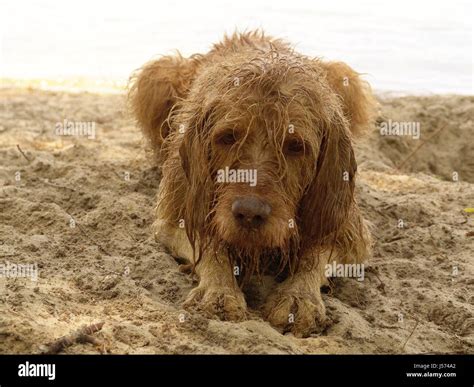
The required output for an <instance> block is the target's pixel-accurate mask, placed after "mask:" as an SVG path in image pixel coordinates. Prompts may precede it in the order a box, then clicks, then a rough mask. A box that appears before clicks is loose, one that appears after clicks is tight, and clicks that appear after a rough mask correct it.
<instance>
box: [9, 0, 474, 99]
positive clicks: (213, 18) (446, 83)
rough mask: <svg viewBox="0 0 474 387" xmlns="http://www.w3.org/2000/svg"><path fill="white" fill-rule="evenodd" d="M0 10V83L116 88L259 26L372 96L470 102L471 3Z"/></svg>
mask: <svg viewBox="0 0 474 387" xmlns="http://www.w3.org/2000/svg"><path fill="white" fill-rule="evenodd" d="M0 10H1V12H0V14H1V16H0V17H1V19H0V22H1V23H0V24H1V27H0V28H1V34H2V39H1V55H2V57H1V61H0V64H1V68H0V74H1V76H2V77H4V78H21V79H25V78H29V79H38V78H42V79H50V80H56V81H57V82H60V81H61V80H62V79H71V78H75V79H77V78H87V79H88V80H89V82H90V81H91V80H94V81H95V82H97V83H98V84H100V83H103V82H109V83H110V82H119V84H123V83H125V82H126V80H127V78H128V76H129V75H130V72H131V71H132V70H133V69H136V68H138V67H140V66H141V65H142V64H143V63H145V62H146V61H148V60H150V59H151V58H153V57H154V56H156V55H162V54H169V53H172V52H173V51H174V50H180V51H181V52H182V53H183V54H184V55H191V54H193V53H203V52H206V51H207V50H208V49H209V48H210V46H211V44H212V43H214V42H216V41H218V40H220V39H221V38H222V36H223V34H224V32H227V33H232V32H233V31H234V30H235V29H237V30H240V31H243V30H245V29H255V28H262V29H263V30H265V31H266V32H267V33H268V34H271V35H274V36H278V37H281V38H285V39H287V40H289V41H290V42H292V43H294V44H295V45H296V48H297V50H299V51H300V52H302V53H305V54H307V55H310V56H318V57H325V58H328V59H333V60H334V59H337V60H342V61H345V62H347V63H349V64H350V65H351V66H353V67H354V68H355V69H356V70H357V71H359V72H361V73H365V74H367V80H369V81H370V83H371V84H372V85H373V87H374V88H375V89H376V90H379V91H390V92H401V93H417V94H420V93H423V94H426V93H456V94H473V75H472V68H473V59H472V55H473V41H472V20H473V18H474V16H473V10H472V1H470V0H454V1H448V0H435V1H430V0H397V1H377V0H360V1H357V2H356V3H354V2H353V1H350V0H346V1H340V0H335V1H326V0H324V1H322V0H314V1H307V0H292V1H287V0H272V1H268V0H265V1H254V0H239V1H231V0H222V1H211V0H204V1H196V2H195V1H174V0H164V1H146V0H135V1H123V0H118V1H113V0H105V1H94V0H84V1H70V0H66V1H57V0H14V1H13V0H12V1H5V2H2V5H1V6H0Z"/></svg>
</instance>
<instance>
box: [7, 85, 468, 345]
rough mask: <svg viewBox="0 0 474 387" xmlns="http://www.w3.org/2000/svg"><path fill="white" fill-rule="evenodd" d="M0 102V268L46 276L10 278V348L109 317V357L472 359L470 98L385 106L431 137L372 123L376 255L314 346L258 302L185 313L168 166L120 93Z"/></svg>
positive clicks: (335, 300) (339, 297)
mask: <svg viewBox="0 0 474 387" xmlns="http://www.w3.org/2000/svg"><path fill="white" fill-rule="evenodd" d="M0 98H1V101H2V105H1V107H0V144H1V148H0V160H1V167H0V210H1V212H0V264H2V263H3V264H7V263H10V264H28V263H31V264H34V263H36V264H37V265H38V267H39V278H38V280H37V281H36V282H35V281H32V280H31V279H29V278H4V277H3V278H2V277H0V295H1V297H0V352H2V353H31V352H33V353H36V352H39V351H40V350H41V345H42V344H44V343H47V342H49V341H51V340H53V339H55V338H58V337H59V336H62V335H65V334H68V333H70V332H71V331H73V330H75V329H77V328H79V327H80V326H82V325H84V324H91V323H95V322H99V321H104V322H105V325H104V327H103V329H102V331H101V332H99V333H98V334H96V337H98V338H100V339H101V340H102V341H103V342H104V347H105V349H106V350H108V351H110V352H112V353H202V352H205V353H405V352H407V353H415V352H416V353H420V352H422V353H429V352H449V353H452V352H471V353H472V351H473V345H474V339H473V329H474V318H473V311H474V308H473V301H474V300H473V295H472V294H473V293H472V290H473V285H474V279H473V278H474V277H473V274H474V263H473V251H474V243H473V240H474V238H473V231H472V221H473V219H472V217H473V214H469V213H467V212H465V211H464V209H465V208H467V207H472V206H473V205H474V189H473V184H472V183H473V182H474V174H473V173H474V168H472V160H473V157H472V156H473V151H472V150H473V148H472V137H473V134H474V127H473V120H474V99H473V98H472V97H456V96H447V97H437V96H434V97H422V98H421V97H420V98H419V97H406V98H399V99H386V100H383V101H382V112H381V116H380V118H379V122H382V121H384V120H387V119H392V120H400V121H419V122H421V137H420V140H417V141H415V140H413V139H410V138H406V137H403V138H401V137H398V138H389V137H382V136H380V135H379V134H378V131H377V129H374V131H373V132H372V133H370V135H369V136H368V137H367V139H366V140H365V141H364V142H362V143H360V144H359V145H358V147H357V156H358V158H359V165H360V176H359V182H358V191H359V193H358V194H359V201H360V204H361V207H362V208H363V210H364V212H365V216H366V217H367V219H369V220H370V221H371V222H372V223H373V225H374V228H373V230H374V231H373V232H374V237H375V241H376V245H375V251H374V258H373V259H372V260H371V261H370V264H369V265H368V266H369V267H368V268H367V269H366V273H365V280H364V281H362V282H358V281H356V280H352V279H342V280H339V281H337V282H335V283H334V286H333V288H332V289H327V290H326V291H327V294H325V295H324V296H323V297H324V299H325V301H326V304H327V307H328V314H329V318H330V321H331V323H330V326H329V327H328V329H327V330H326V331H325V332H324V333H323V334H321V335H319V336H314V337H310V338H307V339H297V338H294V337H292V336H291V335H285V336H284V335H281V334H280V333H278V332H277V331H275V330H274V329H273V328H271V327H270V326H269V325H268V324H267V323H266V322H265V321H263V320H262V319H261V317H260V315H259V313H258V310H254V312H253V314H252V318H251V319H250V320H248V321H245V322H241V323H229V322H221V321H218V320H209V319H206V318H204V317H202V316H200V315H198V314H192V313H188V312H186V311H184V310H183V309H182V307H181V303H182V301H183V299H184V297H185V295H186V294H187V292H188V291H189V290H190V289H191V288H192V287H193V286H194V284H193V282H192V280H191V278H190V277H188V276H186V275H184V274H181V273H179V272H178V270H177V263H176V261H175V260H174V259H173V258H172V257H171V256H170V255H168V254H166V252H165V251H164V249H163V247H162V246H160V245H159V244H157V243H156V242H155V241H154V240H153V238H152V235H151V231H150V226H151V223H152V221H153V219H152V208H153V205H154V196H155V193H156V190H157V187H158V185H159V181H160V173H159V170H158V169H157V168H154V167H152V166H151V165H150V164H149V162H148V161H147V160H146V157H145V154H144V151H143V144H142V141H141V136H140V133H139V132H138V131H137V130H136V129H135V128H134V125H133V124H132V123H131V122H130V121H129V120H127V119H126V117H125V116H124V113H123V106H124V104H123V102H124V101H123V96H120V95H95V94H88V93H81V94H67V93H62V92H57V93H53V92H44V91H41V92H40V91H35V90H19V89H10V90H2V91H1V92H0ZM65 119H66V120H70V121H84V122H89V121H94V122H95V123H96V133H95V139H88V138H87V137H86V136H82V137H66V136H56V135H54V130H55V125H56V123H57V122H63V121H64V120H65ZM446 123H447V126H446V128H445V129H443V131H441V132H440V133H439V135H438V136H437V137H435V138H433V141H430V142H427V143H426V144H424V145H423V146H422V147H420V149H419V150H418V151H417V152H415V154H414V155H413V156H412V157H411V158H410V160H409V161H407V162H406V163H405V164H404V165H403V166H402V167H401V168H400V169H399V170H397V169H396V167H397V166H399V165H400V163H401V162H403V160H404V159H405V158H406V157H407V156H409V155H410V152H412V151H413V150H414V149H415V148H416V147H417V146H419V144H420V142H422V141H424V140H425V139H426V138H427V137H429V136H430V135H431V134H432V133H434V132H435V131H436V130H438V128H439V127H440V125H444V124H446ZM17 144H19V145H20V147H21V150H22V151H23V152H24V155H23V154H22V153H21V152H20V151H19V150H18V148H17ZM453 172H458V175H459V179H458V180H459V181H453V179H452V173H453ZM400 219H401V220H403V223H404V227H403V228H399V227H398V225H399V220H400ZM251 303H252V305H255V306H258V297H254V298H253V299H252V300H251ZM407 340H408V341H407ZM99 349H101V348H97V347H95V346H93V345H91V344H77V345H74V346H72V347H70V348H68V349H67V350H66V351H65V352H66V353H98V351H99ZM102 349H104V348H102Z"/></svg>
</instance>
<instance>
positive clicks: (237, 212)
mask: <svg viewBox="0 0 474 387" xmlns="http://www.w3.org/2000/svg"><path fill="white" fill-rule="evenodd" d="M271 212H272V208H271V207H270V205H269V204H268V203H267V202H265V201H263V200H261V199H259V198H258V197H256V196H239V197H237V198H236V199H235V200H234V202H233V203H232V214H233V215H234V218H235V220H236V221H237V222H238V223H239V224H240V225H241V226H242V227H245V228H259V227H261V226H262V225H264V224H265V222H266V221H267V219H268V217H269V216H270V213H271Z"/></svg>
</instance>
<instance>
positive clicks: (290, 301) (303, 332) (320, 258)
mask: <svg viewBox="0 0 474 387" xmlns="http://www.w3.org/2000/svg"><path fill="white" fill-rule="evenodd" d="M328 258H329V254H328V253H321V254H316V253H315V254H308V255H306V256H305V257H303V258H302V259H301V261H300V265H299V267H298V269H297V271H296V272H295V273H293V275H290V276H289V277H288V278H287V279H286V280H285V281H283V282H282V283H281V284H279V285H277V287H276V289H275V290H274V292H272V293H271V294H270V296H269V297H268V299H267V301H266V303H265V305H264V307H263V313H264V315H265V317H266V318H267V320H268V321H269V322H270V323H271V324H272V325H273V326H274V327H276V328H278V329H280V330H281V331H282V332H292V333H293V334H294V335H295V336H297V337H306V336H308V335H309V334H310V333H313V332H316V331H320V330H321V329H322V328H323V327H324V323H325V320H326V308H325V306H324V302H323V300H322V297H321V291H320V288H321V286H322V285H323V284H324V283H325V282H326V277H325V275H324V267H325V265H326V263H327V261H328Z"/></svg>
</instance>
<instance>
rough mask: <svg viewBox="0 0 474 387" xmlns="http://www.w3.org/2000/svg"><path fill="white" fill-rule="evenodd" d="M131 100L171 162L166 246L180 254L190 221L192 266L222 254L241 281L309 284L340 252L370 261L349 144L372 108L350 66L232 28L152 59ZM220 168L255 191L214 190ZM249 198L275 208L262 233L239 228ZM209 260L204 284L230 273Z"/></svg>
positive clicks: (165, 191) (161, 218) (162, 226)
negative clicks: (242, 204)
mask: <svg viewBox="0 0 474 387" xmlns="http://www.w3.org/2000/svg"><path fill="white" fill-rule="evenodd" d="M129 97H130V98H129V100H130V106H131V109H132V112H133V113H134V115H135V117H136V119H137V122H138V124H139V125H140V127H141V128H142V130H143V133H144V135H145V136H146V138H148V140H149V143H150V145H151V147H152V149H153V150H154V151H155V154H156V155H157V156H158V158H159V159H160V160H161V161H162V162H163V166H162V168H163V180H162V182H161V185H160V191H159V201H158V205H157V219H158V221H157V224H158V226H157V229H158V233H159V234H160V235H159V236H158V237H159V239H160V240H161V241H162V242H164V243H165V244H168V245H169V247H171V245H173V246H174V248H175V249H180V247H177V246H176V243H177V242H176V240H178V239H179V238H178V237H176V236H173V235H178V234H176V233H179V228H180V227H182V226H183V225H184V230H185V233H186V236H187V239H188V241H189V243H190V247H191V248H190V249H189V251H192V253H183V254H188V255H192V257H191V258H192V260H193V261H194V262H196V263H197V262H199V260H200V259H201V258H202V257H205V256H207V257H210V256H214V257H215V258H216V260H215V262H217V261H219V260H223V261H222V262H224V261H226V262H227V263H228V264H227V263H226V265H227V266H228V269H229V270H232V267H233V266H235V265H237V266H239V267H240V269H241V270H243V273H244V275H243V276H241V277H240V278H248V277H249V276H250V275H252V274H254V273H261V272H262V271H264V270H265V269H266V268H268V266H270V265H271V264H272V263H273V262H274V261H276V262H277V266H278V271H277V272H278V273H281V272H282V271H284V270H286V271H287V272H289V273H290V275H291V276H293V274H295V273H296V277H298V275H299V276H300V277H301V276H304V275H305V274H301V273H300V272H301V270H303V269H301V268H300V266H304V268H305V269H304V270H309V271H311V270H313V268H314V267H316V266H317V267H318V268H319V269H318V270H319V271H320V270H321V267H322V266H321V265H322V264H323V263H324V262H327V261H328V260H330V259H332V258H331V257H333V256H337V257H336V259H337V260H338V261H340V262H362V261H364V260H365V259H366V258H367V256H368V255H369V254H370V236H369V233H368V231H367V229H366V226H365V224H364V221H363V219H362V217H361V214H360V212H359V209H358V207H357V204H356V202H355V200H354V184H355V175H356V170H357V165H356V161H355V157H354V152H353V149H352V141H353V137H354V136H355V135H360V134H361V133H362V132H363V130H364V128H366V127H367V126H368V125H369V123H370V121H371V119H372V117H373V108H374V106H375V104H374V100H373V97H372V95H371V92H370V87H369V86H368V84H367V83H365V82H363V81H362V80H361V78H360V77H359V75H358V74H357V73H356V72H355V71H354V70H352V69H351V68H350V67H349V66H347V65H346V64H344V63H341V62H324V61H322V60H320V59H315V58H308V57H306V56H303V55H300V54H298V53H296V52H294V51H293V49H292V48H291V47H290V46H289V45H288V44H287V43H285V42H283V41H281V40H278V39H273V38H270V37H267V36H265V35H264V34H263V33H262V32H260V31H256V32H251V33H245V34H237V33H236V34H234V35H232V36H230V37H225V38H224V40H223V41H222V42H221V43H218V44H216V45H215V46H214V47H213V49H212V50H211V51H210V52H209V53H208V54H206V55H194V56H192V57H190V58H183V57H182V56H181V55H179V54H178V55H176V56H174V57H170V56H166V57H163V58H161V59H158V60H156V61H153V62H150V63H148V64H146V65H145V66H144V67H143V68H142V69H140V70H139V71H138V72H136V73H135V74H134V75H133V76H132V79H131V88H130V94H129ZM290 127H291V128H292V129H293V130H292V131H290V130H289V128H290ZM229 133H230V134H231V135H232V136H234V138H235V143H234V144H231V145H230V146H223V145H222V144H221V143H220V142H219V138H220V136H222V135H226V134H227V135H229ZM292 141H293V142H294V141H296V142H298V143H301V144H303V147H304V151H303V152H302V154H298V155H297V156H295V155H292V154H291V153H290V154H289V152H288V146H289V145H288V144H289V143H290V144H291V142H292ZM224 167H229V168H241V167H242V168H244V167H247V168H255V169H257V171H258V184H257V186H256V187H249V186H248V185H245V184H224V183H216V173H217V171H218V170H219V169H222V168H224ZM249 194H251V195H255V196H257V197H260V198H262V199H265V200H266V201H268V203H270V205H271V207H272V208H273V210H272V216H271V217H270V218H269V221H268V222H267V224H266V225H265V226H264V227H263V228H262V229H260V230H259V231H258V233H255V232H247V231H246V230H242V229H239V228H238V227H237V225H236V224H234V223H233V222H232V216H231V214H230V206H231V204H232V200H234V198H235V197H236V196H238V195H249ZM290 223H292V224H293V226H294V227H290V226H289V224H290ZM172 230H175V231H172ZM168 234H169V235H168ZM173 238H174V239H173ZM176 238H178V239H176ZM179 240H181V241H182V238H181V239H179ZM173 241H174V242H173ZM334 251H335V252H336V253H335V254H333V252H334ZM328 252H329V254H328ZM222 257H224V258H222ZM321 257H324V259H321ZM188 258H189V257H188ZM206 262H207V263H206ZM206 262H205V263H203V264H202V267H209V269H206V270H207V271H204V272H205V274H204V276H205V277H206V278H209V277H210V275H209V273H210V272H212V273H214V274H213V275H214V276H215V275H220V276H224V274H222V273H221V271H219V270H217V269H216V268H215V263H209V262H213V261H212V260H211V259H210V258H207V259H206ZM302 262H303V263H304V264H302ZM307 262H310V263H311V264H310V265H308V264H307ZM198 266H199V265H198ZM221 266H222V264H221ZM201 271H202V270H201ZM217 272H218V273H220V274H215V273H217ZM206 273H207V274H206ZM315 273H316V272H315ZM318 273H319V272H318ZM315 275H316V274H315ZM316 276H318V275H316ZM318 278H319V277H318ZM229 281H230V282H228V283H232V282H233V281H234V280H233V279H229ZM321 281H323V280H319V279H318V281H316V282H315V283H318V284H320V283H321ZM207 282H213V281H212V280H211V279H209V280H208V281H207ZM305 282H308V281H305ZM309 282H311V281H309ZM285 286H286V287H291V286H287V285H285ZM194 293H195V295H196V294H199V299H203V297H204V298H205V296H204V295H203V294H204V293H203V292H201V291H199V292H194ZM211 294H212V293H211ZM318 294H319V290H318ZM226 299H228V298H226ZM290 299H293V300H294V301H295V302H296V300H297V299H298V298H291V297H290ZM286 300H287V301H288V300H289V299H288V298H287V299H286ZM288 302H289V301H288ZM298 302H299V301H298ZM231 304H232V303H231ZM279 305H280V307H281V305H283V304H281V303H280V304H279ZM224 309H225V308H224ZM307 309H308V310H313V312H314V311H316V310H318V311H320V312H321V310H322V309H321V308H320V307H317V308H316V307H315V306H314V307H313V306H312V307H308V308H307ZM237 310H239V309H238V308H237ZM308 313H309V312H308ZM314 313H316V312H314ZM269 315H272V313H271V312H269ZM273 315H275V313H273ZM300 325H301V324H300ZM303 325H305V324H303ZM305 329H306V328H305Z"/></svg>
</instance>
